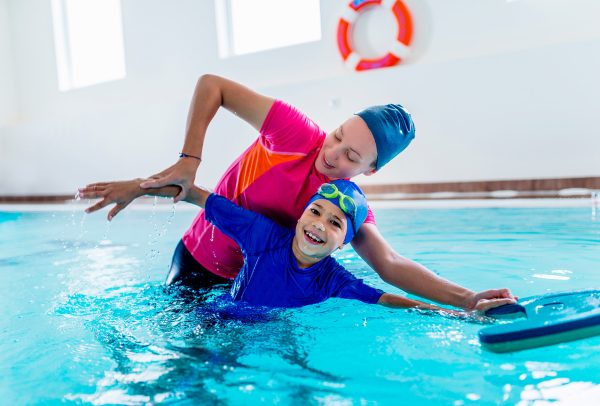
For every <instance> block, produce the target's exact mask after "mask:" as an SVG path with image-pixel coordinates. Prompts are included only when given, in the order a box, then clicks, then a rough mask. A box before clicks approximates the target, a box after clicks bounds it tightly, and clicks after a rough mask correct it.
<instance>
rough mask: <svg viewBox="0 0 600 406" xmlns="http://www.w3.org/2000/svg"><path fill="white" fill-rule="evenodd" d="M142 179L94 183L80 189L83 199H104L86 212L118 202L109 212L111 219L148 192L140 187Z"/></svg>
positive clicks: (80, 195)
mask: <svg viewBox="0 0 600 406" xmlns="http://www.w3.org/2000/svg"><path fill="white" fill-rule="evenodd" d="M142 181H143V179H133V180H126V181H120V182H98V183H92V184H89V185H87V186H86V187H83V188H80V189H79V197H81V198H83V199H102V200H100V201H99V202H98V203H96V204H94V205H92V206H90V207H88V208H87V209H85V212H86V213H93V212H95V211H98V210H100V209H102V208H103V207H106V206H108V205H109V204H113V203H116V204H115V207H113V208H112V209H111V211H110V212H108V216H107V218H108V221H111V220H112V219H113V217H115V216H116V215H117V213H119V212H120V211H121V210H123V209H124V208H125V207H127V206H128V205H129V203H131V202H132V201H134V200H135V199H137V198H138V197H140V196H143V195H144V194H145V193H146V191H145V190H143V189H142V188H140V183H141V182H142Z"/></svg>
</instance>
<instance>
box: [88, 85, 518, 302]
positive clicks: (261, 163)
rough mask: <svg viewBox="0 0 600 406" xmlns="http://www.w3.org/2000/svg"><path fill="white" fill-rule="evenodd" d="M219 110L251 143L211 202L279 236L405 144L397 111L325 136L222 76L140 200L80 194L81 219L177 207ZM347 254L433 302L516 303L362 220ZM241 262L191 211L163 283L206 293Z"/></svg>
mask: <svg viewBox="0 0 600 406" xmlns="http://www.w3.org/2000/svg"><path fill="white" fill-rule="evenodd" d="M221 106H222V107H225V108H226V109H227V110H229V111H231V112H232V113H234V114H235V115H237V116H238V117H240V118H241V119H243V120H244V121H246V122H247V123H249V124H250V125H252V126H253V127H254V128H255V129H256V130H257V131H259V137H258V138H257V139H256V140H255V141H254V143H253V144H252V145H251V146H250V147H249V148H248V149H246V151H244V152H243V153H242V154H241V155H240V157H238V158H237V159H236V160H235V161H234V162H233V163H232V165H231V166H230V167H229V168H228V169H227V171H226V172H225V174H224V175H223V177H222V178H221V179H220V180H219V182H218V184H217V186H216V188H215V193H218V194H220V195H223V196H225V197H227V198H229V199H230V200H232V201H234V202H235V203H237V204H238V205H240V206H242V207H245V208H247V209H250V210H252V211H255V212H258V213H261V214H263V215H266V216H268V217H271V218H273V219H274V220H276V221H277V222H279V223H280V224H282V225H284V226H288V227H293V226H294V224H295V221H296V219H297V218H298V217H299V214H300V213H301V212H302V209H303V207H304V205H305V203H306V201H308V199H309V198H310V196H311V195H312V194H313V193H314V191H315V190H316V189H317V187H318V186H319V185H320V184H322V183H325V182H328V181H330V180H334V179H346V178H352V177H354V176H356V175H359V174H364V175H367V176H369V175H372V174H374V173H376V172H377V170H379V169H380V168H381V167H382V166H383V165H385V164H386V163H387V162H389V161H390V160H391V159H393V158H394V157H395V156H396V155H397V154H398V153H400V152H401V151H402V150H404V148H406V147H407V146H408V144H409V143H410V142H411V140H412V139H413V138H414V124H413V122H412V118H411V117H410V114H409V113H408V112H407V111H406V110H405V109H404V108H403V107H402V106H400V105H397V104H388V105H384V106H373V107H370V108H367V109H365V110H363V111H361V112H359V113H357V114H356V115H354V116H352V117H351V118H349V119H348V120H346V121H345V122H344V123H342V124H341V125H340V126H339V127H338V128H336V129H335V130H333V131H332V132H331V133H329V134H326V133H325V132H324V131H323V130H321V129H320V128H319V127H318V126H317V125H316V124H315V123H314V122H313V121H312V120H310V119H309V118H308V117H307V116H306V115H304V114H303V113H302V112H300V111H299V110H297V109H296V108H294V107H293V106H291V105H289V104H287V103H285V102H283V101H281V100H275V99H272V98H270V97H267V96H264V95H261V94H259V93H256V92H254V91H252V90H251V89H248V88H247V87H245V86H243V85H241V84H239V83H236V82H233V81H231V80H228V79H225V78H222V77H218V76H215V75H203V76H202V77H201V78H200V79H199V81H198V83H197V85H196V89H195V92H194V96H193V99H192V103H191V106H190V111H189V115H188V122H187V129H186V136H185V142H184V145H183V148H182V152H181V154H180V159H179V160H178V161H177V162H176V163H175V164H174V165H172V166H171V167H169V168H167V169H165V170H164V171H162V172H160V173H158V174H156V175H154V176H153V177H152V179H151V180H146V181H141V180H140V182H139V186H140V187H141V188H143V192H141V193H132V191H131V190H127V189H126V188H123V187H121V186H120V184H119V182H113V183H97V184H92V185H88V186H87V187H86V188H83V189H81V190H80V192H81V195H82V197H99V198H102V200H101V201H100V202H98V203H96V204H95V205H93V206H92V207H90V208H89V209H88V212H92V211H96V210H99V209H100V208H102V207H105V206H107V205H109V204H112V203H116V205H115V207H114V208H113V209H112V210H111V211H110V212H109V214H108V217H109V219H112V217H114V216H115V215H116V214H117V213H118V212H119V211H121V210H122V209H123V208H124V207H126V206H127V205H128V204H129V203H130V202H131V201H132V200H133V199H135V198H136V197H138V196H140V195H143V194H153V193H156V194H160V188H163V187H166V186H168V185H178V186H179V187H180V188H181V192H180V193H179V194H178V195H177V196H176V198H175V201H176V202H177V201H180V200H182V199H183V198H184V197H185V196H186V193H187V192H188V190H189V188H190V187H191V186H192V185H193V183H194V179H195V175H196V171H197V169H198V167H199V165H200V163H201V157H202V153H203V144H204V138H205V135H206V130H207V128H208V125H209V123H210V121H211V120H212V118H213V117H214V115H215V114H216V112H217V110H218V109H219V107H221ZM140 190H142V189H140ZM257 238H260V236H257ZM352 246H353V248H354V249H355V250H356V252H357V253H358V254H359V255H360V256H361V257H362V258H363V259H364V260H365V261H366V262H367V263H368V264H369V265H370V266H371V268H373V269H374V270H375V271H376V272H377V274H378V275H379V276H380V277H381V278H382V279H383V280H384V281H386V282H387V283H390V284H392V285H394V286H397V287H399V288H401V289H403V290H405V291H407V292H410V293H413V294H416V295H418V296H421V297H425V298H428V299H431V300H434V301H436V302H439V303H444V304H449V305H452V306H456V307H460V308H463V309H466V310H472V309H475V308H477V310H485V309H487V308H491V307H495V306H497V305H499V304H503V303H505V301H504V300H502V299H507V298H509V299H513V300H514V299H515V298H514V297H513V295H512V294H511V292H510V291H509V290H508V289H493V290H486V291H483V292H479V293H476V292H473V291H471V290H469V289H466V288H464V287H462V286H459V285H457V284H454V283H452V282H450V281H447V280H445V279H442V278H440V277H438V276H437V275H436V274H434V273H433V272H431V271H430V270H428V269H427V268H425V267H424V266H423V265H421V264H418V263H416V262H414V261H411V260H410V259H407V258H404V257H402V256H401V255H399V254H398V253H396V252H395V251H394V250H393V249H392V248H391V247H390V245H389V244H388V243H387V242H386V241H385V239H384V238H383V236H382V235H381V234H380V233H379V231H378V229H377V226H376V224H375V219H374V217H373V215H372V213H371V212H370V211H369V216H368V218H367V220H366V221H365V223H364V224H363V225H362V226H361V228H360V230H359V233H358V234H357V235H356V237H355V238H354V240H353V242H352ZM242 263H243V257H242V255H241V252H240V251H239V247H238V246H237V245H236V244H235V243H234V242H233V241H232V240H230V239H229V238H228V237H226V236H225V235H223V234H221V233H220V232H219V231H218V229H216V228H214V226H212V225H211V224H210V223H208V222H207V221H206V219H205V218H204V213H203V212H200V214H198V216H197V217H196V219H195V220H194V222H193V223H192V225H191V226H190V228H189V229H188V231H187V232H186V233H185V235H184V236H183V238H182V240H181V241H180V242H179V244H178V246H177V248H176V250H175V254H174V256H173V263H172V266H171V270H170V273H169V275H168V277H167V284H172V283H176V282H179V283H183V284H187V285H191V286H207V285H212V284H215V283H221V282H227V281H229V280H231V279H233V278H234V277H235V275H236V274H237V272H238V271H239V269H240V268H241V265H242Z"/></svg>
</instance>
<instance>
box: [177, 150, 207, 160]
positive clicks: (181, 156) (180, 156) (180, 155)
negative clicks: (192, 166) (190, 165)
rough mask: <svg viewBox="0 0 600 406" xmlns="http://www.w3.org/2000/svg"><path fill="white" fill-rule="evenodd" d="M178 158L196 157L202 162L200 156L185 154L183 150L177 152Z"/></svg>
mask: <svg viewBox="0 0 600 406" xmlns="http://www.w3.org/2000/svg"><path fill="white" fill-rule="evenodd" d="M179 158H194V159H197V160H198V161H200V162H202V158H200V157H198V156H194V155H190V154H186V153H185V152H180V153H179Z"/></svg>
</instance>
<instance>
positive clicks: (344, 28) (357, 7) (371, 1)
mask: <svg viewBox="0 0 600 406" xmlns="http://www.w3.org/2000/svg"><path fill="white" fill-rule="evenodd" d="M373 6H384V7H387V8H390V9H391V12H392V13H393V14H394V17H395V19H396V23H397V25H398V35H397V36H396V41H395V42H394V45H393V46H392V49H390V50H389V51H388V52H387V54H385V55H384V56H382V57H379V58H375V59H366V58H362V57H361V56H360V55H358V54H357V53H356V52H355V51H354V50H353V49H352V47H351V45H350V42H351V41H350V36H351V33H352V24H353V23H354V22H355V21H356V20H357V19H358V17H359V16H360V14H361V13H362V12H363V11H365V9H367V8H369V7H373ZM412 31H413V27H412V17H411V15H410V11H409V10H408V8H407V7H406V5H405V4H404V3H403V2H402V0H353V1H351V2H350V3H348V7H346V8H345V11H344V14H343V16H342V17H340V21H339V23H338V28H337V44H338V49H339V51H340V54H341V55H342V58H343V59H344V61H345V63H346V64H347V65H348V66H351V67H353V68H354V69H355V70H357V71H363V70H369V69H378V68H385V67H388V66H394V65H396V64H398V63H399V62H400V61H401V60H402V59H404V58H406V57H407V56H408V54H409V53H410V49H409V45H410V42H411V40H412Z"/></svg>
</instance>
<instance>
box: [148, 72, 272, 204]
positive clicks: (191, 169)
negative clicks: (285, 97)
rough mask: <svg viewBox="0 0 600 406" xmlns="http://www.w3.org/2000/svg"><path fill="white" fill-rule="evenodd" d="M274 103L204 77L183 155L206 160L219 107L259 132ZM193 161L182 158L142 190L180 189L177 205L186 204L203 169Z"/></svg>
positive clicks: (227, 82) (225, 81) (229, 83)
mask: <svg viewBox="0 0 600 406" xmlns="http://www.w3.org/2000/svg"><path fill="white" fill-rule="evenodd" d="M273 102H274V100H273V99H272V98H270V97H267V96H264V95H261V94H259V93H257V92H255V91H253V90H251V89H249V88H247V87H245V86H243V85H241V84H239V83H236V82H234V81H232V80H228V79H225V78H222V77H219V76H215V75H202V77H200V79H199V80H198V83H197V84H196V89H195V91H194V96H193V98H192V102H191V104H190V109H189V113H188V120H187V128H186V133H185V141H184V143H183V149H182V152H184V153H185V154H188V155H191V156H193V157H197V158H201V157H202V152H203V146H204V138H205V136H206V130H207V128H208V125H209V123H210V122H211V120H212V119H213V117H214V116H215V114H216V113H217V110H218V109H219V107H221V106H223V107H225V108H226V109H227V110H229V111H231V112H232V113H234V114H235V115H236V116H238V117H240V118H241V119H242V120H244V121H246V122H247V123H248V124H250V125H251V126H252V127H254V128H255V129H256V130H260V128H261V127H262V124H263V122H264V121H265V118H266V117H267V114H268V112H269V110H270V108H271V106H272V105H273ZM193 157H184V158H180V159H179V160H178V161H177V162H176V163H175V164H174V165H172V166H170V167H169V168H167V169H165V170H164V171H162V172H160V173H158V174H156V175H154V176H152V179H150V180H147V181H145V182H143V183H142V185H141V187H142V188H144V189H147V188H157V187H163V186H166V185H177V186H180V187H181V192H180V193H179V194H178V195H177V196H176V197H175V202H178V201H180V200H183V198H184V197H185V196H186V195H187V193H188V191H189V190H190V188H191V187H192V185H193V183H194V179H195V177H196V171H197V170H198V166H199V165H200V159H196V158H193Z"/></svg>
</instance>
